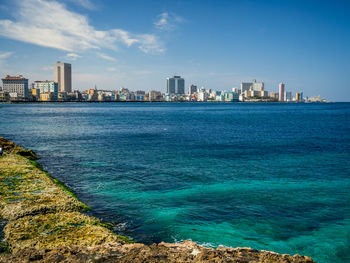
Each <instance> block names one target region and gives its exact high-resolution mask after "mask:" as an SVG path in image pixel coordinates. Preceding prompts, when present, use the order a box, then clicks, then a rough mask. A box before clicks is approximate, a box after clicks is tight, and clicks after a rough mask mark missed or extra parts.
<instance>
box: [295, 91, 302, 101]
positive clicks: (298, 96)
mask: <svg viewBox="0 0 350 263" xmlns="http://www.w3.org/2000/svg"><path fill="white" fill-rule="evenodd" d="M295 100H296V101H298V102H302V101H303V93H302V92H297V93H295Z"/></svg>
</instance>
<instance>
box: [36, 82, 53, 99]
mask: <svg viewBox="0 0 350 263" xmlns="http://www.w3.org/2000/svg"><path fill="white" fill-rule="evenodd" d="M35 89H36V90H40V93H48V92H51V93H53V96H52V100H53V101H56V100H57V99H58V83H57V82H54V81H49V80H45V81H41V80H37V81H34V88H33V89H32V94H33V90H35ZM35 93H36V91H35ZM39 97H40V95H39Z"/></svg>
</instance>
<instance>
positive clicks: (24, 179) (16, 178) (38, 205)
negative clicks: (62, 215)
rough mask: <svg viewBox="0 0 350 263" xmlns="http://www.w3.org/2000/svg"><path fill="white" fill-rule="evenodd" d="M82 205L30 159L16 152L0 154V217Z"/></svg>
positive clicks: (72, 209) (11, 216)
mask: <svg viewBox="0 0 350 263" xmlns="http://www.w3.org/2000/svg"><path fill="white" fill-rule="evenodd" d="M83 207H85V205H84V204H83V203H81V202H80V201H78V200H77V199H76V198H74V197H73V196H72V195H70V194H69V193H67V192H65V191H64V190H63V189H62V188H61V187H59V186H58V185H57V184H56V183H54V181H53V180H52V179H51V178H50V177H48V176H47V175H46V174H45V172H43V171H41V170H40V169H38V168H36V167H35V166H33V164H32V163H31V161H30V160H28V159H27V158H24V157H22V156H19V155H17V154H6V155H5V156H3V157H1V158H0V217H1V218H3V219H5V220H15V219H17V218H20V217H23V216H27V215H36V214H40V213H41V214H42V213H48V212H55V211H77V210H79V209H80V208H83Z"/></svg>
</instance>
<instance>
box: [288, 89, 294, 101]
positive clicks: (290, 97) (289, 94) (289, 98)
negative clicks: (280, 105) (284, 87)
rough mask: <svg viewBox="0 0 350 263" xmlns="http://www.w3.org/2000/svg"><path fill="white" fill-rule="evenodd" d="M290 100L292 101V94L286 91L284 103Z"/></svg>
mask: <svg viewBox="0 0 350 263" xmlns="http://www.w3.org/2000/svg"><path fill="white" fill-rule="evenodd" d="M292 100H293V96H292V92H290V91H286V101H292Z"/></svg>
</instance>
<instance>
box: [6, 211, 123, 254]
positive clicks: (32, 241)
mask: <svg viewBox="0 0 350 263" xmlns="http://www.w3.org/2000/svg"><path fill="white" fill-rule="evenodd" d="M100 224H101V222H100V220H98V219H97V218H94V217H90V216H86V215H83V214H82V213H79V212H58V213H49V214H40V215H36V216H26V217H23V218H20V219H17V220H15V221H13V222H11V223H9V224H7V225H6V227H5V228H4V233H5V239H6V240H7V242H8V244H9V248H10V250H11V251H12V252H14V253H16V252H17V251H19V250H20V249H25V248H35V249H44V248H45V249H58V248H60V247H64V246H87V247H90V246H96V245H101V244H103V243H105V242H108V243H119V244H124V243H125V241H124V239H122V238H120V237H119V236H118V235H116V234H114V233H113V232H112V231H111V230H109V229H107V228H105V227H103V226H101V225H100Z"/></svg>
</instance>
